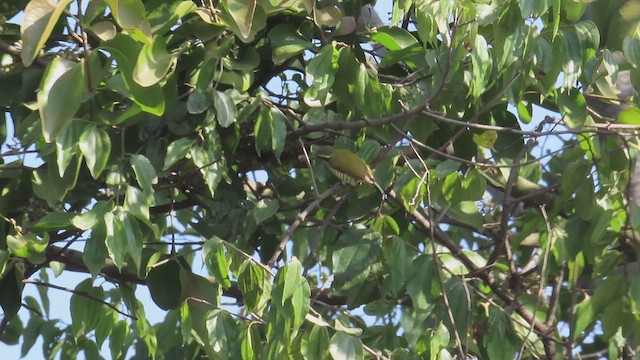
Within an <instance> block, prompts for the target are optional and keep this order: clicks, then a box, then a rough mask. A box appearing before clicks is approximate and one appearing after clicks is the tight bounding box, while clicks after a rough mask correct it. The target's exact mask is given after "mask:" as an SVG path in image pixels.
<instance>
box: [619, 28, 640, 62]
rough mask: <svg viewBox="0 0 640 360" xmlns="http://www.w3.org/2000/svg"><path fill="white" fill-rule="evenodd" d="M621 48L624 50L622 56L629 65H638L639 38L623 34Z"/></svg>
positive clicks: (639, 59)
mask: <svg viewBox="0 0 640 360" xmlns="http://www.w3.org/2000/svg"><path fill="white" fill-rule="evenodd" d="M622 50H623V51H624V57H625V58H626V59H627V61H629V63H630V64H631V65H633V66H634V67H636V68H638V67H640V39H636V38H633V37H630V36H625V38H624V41H623V42H622Z"/></svg>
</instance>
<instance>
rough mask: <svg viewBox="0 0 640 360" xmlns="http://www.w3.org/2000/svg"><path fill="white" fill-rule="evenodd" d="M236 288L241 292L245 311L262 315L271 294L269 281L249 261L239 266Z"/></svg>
mask: <svg viewBox="0 0 640 360" xmlns="http://www.w3.org/2000/svg"><path fill="white" fill-rule="evenodd" d="M238 287H239V288H240V291H241V292H242V296H243V298H244V300H245V304H246V306H247V309H248V310H249V311H251V312H256V313H258V314H260V313H262V311H263V310H264V306H265V305H266V301H267V300H268V299H269V297H270V296H269V293H270V292H271V279H270V278H269V277H268V275H267V274H266V273H265V272H264V270H263V269H261V268H260V267H259V266H257V265H255V264H253V263H252V262H251V260H245V261H244V262H243V263H242V265H241V266H240V274H239V275H238Z"/></svg>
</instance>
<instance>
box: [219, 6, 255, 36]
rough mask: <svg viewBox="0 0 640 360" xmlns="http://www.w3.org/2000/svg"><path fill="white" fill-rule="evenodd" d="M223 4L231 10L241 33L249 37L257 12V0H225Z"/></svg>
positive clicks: (230, 12)
mask: <svg viewBox="0 0 640 360" xmlns="http://www.w3.org/2000/svg"><path fill="white" fill-rule="evenodd" d="M222 4H223V5H224V7H225V9H227V11H228V12H229V14H230V15H231V17H232V18H233V20H234V21H235V23H236V25H237V26H238V30H239V31H240V35H241V36H242V37H243V38H245V39H248V38H249V36H250V35H251V30H252V27H253V21H254V20H253V17H254V15H255V12H256V7H257V1H256V0H223V1H222Z"/></svg>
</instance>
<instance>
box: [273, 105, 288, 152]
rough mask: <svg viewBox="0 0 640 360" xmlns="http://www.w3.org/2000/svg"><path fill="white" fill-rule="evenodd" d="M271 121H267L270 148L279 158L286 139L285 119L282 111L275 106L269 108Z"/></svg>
mask: <svg viewBox="0 0 640 360" xmlns="http://www.w3.org/2000/svg"><path fill="white" fill-rule="evenodd" d="M269 119H270V120H271V121H270V123H269V129H270V130H271V150H273V153H274V154H275V155H276V157H277V158H278V159H280V155H282V151H283V150H284V145H285V142H286V140H287V126H286V124H285V123H286V119H285V116H284V114H283V113H282V111H280V110H279V109H278V108H277V107H272V108H271V117H270V118H269Z"/></svg>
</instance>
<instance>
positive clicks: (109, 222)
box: [104, 212, 127, 270]
mask: <svg viewBox="0 0 640 360" xmlns="http://www.w3.org/2000/svg"><path fill="white" fill-rule="evenodd" d="M104 223H105V225H106V230H107V231H106V237H105V243H106V244H107V249H109V257H111V259H112V260H113V263H114V264H115V265H116V267H117V268H118V269H119V270H120V269H122V267H123V266H124V265H125V259H126V256H127V239H126V234H125V232H124V229H123V226H122V223H121V222H120V221H119V220H118V219H117V218H116V217H115V216H114V215H113V213H112V212H108V213H106V214H104Z"/></svg>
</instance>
